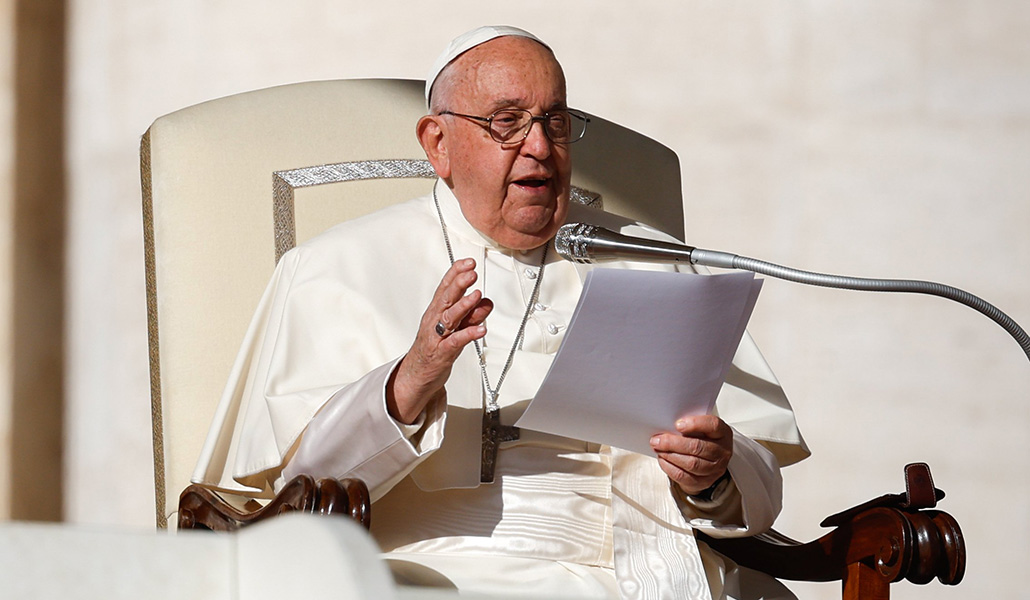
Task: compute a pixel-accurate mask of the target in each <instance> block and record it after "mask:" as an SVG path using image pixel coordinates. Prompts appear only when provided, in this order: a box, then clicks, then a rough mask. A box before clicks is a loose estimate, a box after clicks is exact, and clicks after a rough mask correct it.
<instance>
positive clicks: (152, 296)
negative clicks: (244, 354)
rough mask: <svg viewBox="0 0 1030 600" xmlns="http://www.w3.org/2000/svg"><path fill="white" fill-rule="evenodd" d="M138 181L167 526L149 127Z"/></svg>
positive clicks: (159, 493) (160, 515)
mask: <svg viewBox="0 0 1030 600" xmlns="http://www.w3.org/2000/svg"><path fill="white" fill-rule="evenodd" d="M139 156H140V184H141V187H142V188H143V257H144V262H145V263H146V280H147V349H148V353H149V359H150V422H151V432H152V434H153V438H154V496H155V502H156V510H157V526H158V528H160V529H167V528H168V517H167V515H166V513H165V508H166V507H165V443H164V418H163V413H162V406H161V351H160V348H161V347H160V344H159V343H158V329H157V267H156V261H155V254H154V192H153V186H152V181H151V177H152V176H151V170H150V130H149V129H147V132H146V133H144V134H143V139H142V140H140V147H139Z"/></svg>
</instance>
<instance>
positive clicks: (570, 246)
mask: <svg viewBox="0 0 1030 600" xmlns="http://www.w3.org/2000/svg"><path fill="white" fill-rule="evenodd" d="M554 249H555V250H556V251H557V252H558V254H560V255H561V256H562V258H565V259H566V260H571V261H572V262H578V263H593V262H597V261H604V260H637V261H645V262H647V261H650V262H686V263H689V262H691V260H690V253H691V252H693V251H694V248H692V247H690V246H683V245H680V244H671V243H668V242H661V241H658V240H650V239H646V238H638V237H632V236H628V235H623V234H621V233H616V232H614V231H611V230H610V229H605V228H604V227H598V226H596V225H590V224H587V223H568V224H566V225H562V226H561V227H560V228H559V229H558V233H557V234H555V236H554Z"/></svg>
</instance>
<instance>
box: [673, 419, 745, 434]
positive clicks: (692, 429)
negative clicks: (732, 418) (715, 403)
mask: <svg viewBox="0 0 1030 600" xmlns="http://www.w3.org/2000/svg"><path fill="white" fill-rule="evenodd" d="M676 431H678V432H680V433H682V434H683V435H694V436H704V437H708V438H711V439H717V438H722V437H726V436H732V435H733V430H732V429H730V426H729V425H727V424H726V422H725V421H723V420H722V419H720V418H719V417H717V416H715V415H694V416H690V417H682V418H681V419H679V420H678V421H676Z"/></svg>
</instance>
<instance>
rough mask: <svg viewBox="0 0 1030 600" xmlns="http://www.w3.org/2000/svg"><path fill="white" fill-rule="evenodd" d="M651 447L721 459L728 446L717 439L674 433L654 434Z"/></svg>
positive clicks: (655, 449) (674, 452)
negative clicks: (717, 441) (716, 440)
mask: <svg viewBox="0 0 1030 600" xmlns="http://www.w3.org/2000/svg"><path fill="white" fill-rule="evenodd" d="M651 448H652V449H654V451H655V452H664V453H671V454H683V455H688V456H696V457H698V458H702V459H705V460H709V461H717V460H720V459H722V458H723V457H724V456H725V455H726V454H727V451H726V448H725V447H723V446H722V445H721V444H719V443H716V442H715V441H712V440H709V439H706V438H699V437H685V436H682V435H676V434H674V433H661V434H658V435H655V436H652V438H651Z"/></svg>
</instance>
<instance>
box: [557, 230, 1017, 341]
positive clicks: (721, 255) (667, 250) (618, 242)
mask: <svg viewBox="0 0 1030 600" xmlns="http://www.w3.org/2000/svg"><path fill="white" fill-rule="evenodd" d="M554 246H555V249H556V250H557V251H558V253H559V254H561V256H563V257H564V258H566V259H568V260H571V261H573V262H580V263H591V262H597V261H604V260H615V259H628V260H643V261H658V262H672V263H676V262H689V263H690V264H692V265H703V266H706V267H717V268H722V269H741V270H744V271H751V272H753V273H758V274H760V275H767V276H769V277H776V278H777V279H784V280H786V281H793V282H795V283H804V284H806V285H815V286H820V287H829V288H839V289H847V290H857V291H865V292H907V293H915V294H928V295H931V296H939V297H941V298H947V299H948V300H953V301H955V302H958V303H960V304H965V305H966V306H968V307H970V308H972V309H974V310H976V311H978V312H980V313H981V314H983V315H985V316H987V317H988V318H989V319H991V320H992V321H994V322H995V323H997V324H998V325H1000V326H1001V327H1002V329H1004V330H1005V331H1007V332H1008V333H1009V335H1011V336H1012V337H1013V338H1014V339H1015V340H1016V343H1018V344H1019V346H1020V348H1022V349H1023V352H1024V353H1025V354H1026V356H1027V359H1030V336H1028V335H1027V333H1026V331H1024V330H1023V328H1022V327H1020V326H1019V324H1018V323H1016V322H1015V321H1013V320H1012V319H1011V318H1010V317H1009V316H1008V315H1006V314H1005V313H1004V312H1002V311H1001V310H999V309H998V308H997V307H996V306H994V305H993V304H991V303H990V302H987V301H986V300H984V299H983V298H980V297H978V296H975V295H973V294H970V293H969V292H967V291H965V290H961V289H959V288H956V287H952V286H950V285H944V284H942V283H936V282H933V281H919V280H912V279H871V278H865V277H848V276H844V275H827V274H824V273H814V272H812V271H802V270H800V269H794V268H791V267H784V266H781V265H777V264H774V263H770V262H766V261H763V260H758V259H754V258H748V257H746V256H739V255H737V254H731V253H729V252H719V251H715V250H704V249H701V248H695V247H693V246H686V245H681V244H671V243H668V242H660V241H653V240H649V239H645V238H636V237H632V236H628V235H623V234H621V233H616V232H614V231H610V230H608V229H604V228H602V227H597V226H594V225H587V224H583V223H572V224H569V225H563V226H562V227H561V228H560V229H559V230H558V234H557V235H556V236H555V241H554Z"/></svg>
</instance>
